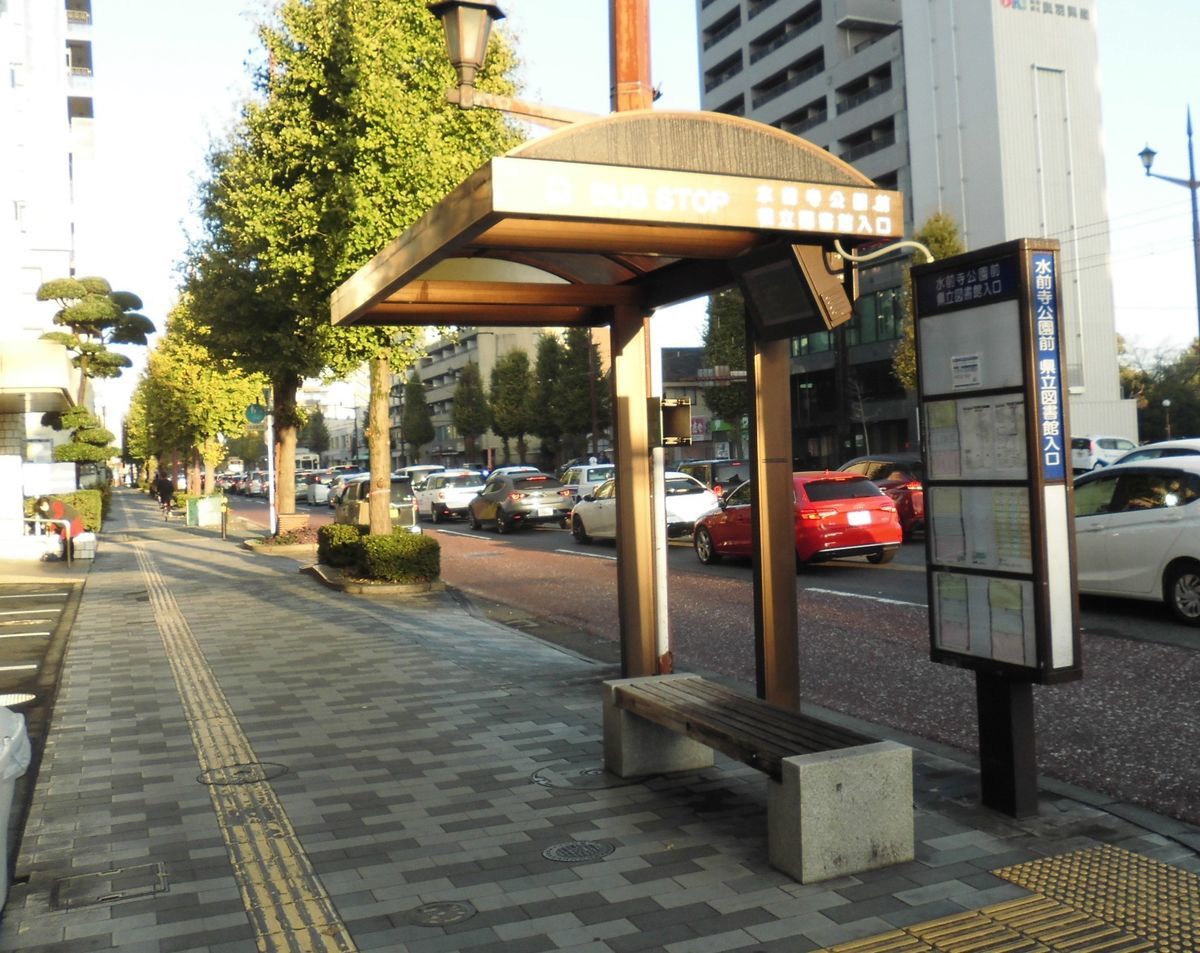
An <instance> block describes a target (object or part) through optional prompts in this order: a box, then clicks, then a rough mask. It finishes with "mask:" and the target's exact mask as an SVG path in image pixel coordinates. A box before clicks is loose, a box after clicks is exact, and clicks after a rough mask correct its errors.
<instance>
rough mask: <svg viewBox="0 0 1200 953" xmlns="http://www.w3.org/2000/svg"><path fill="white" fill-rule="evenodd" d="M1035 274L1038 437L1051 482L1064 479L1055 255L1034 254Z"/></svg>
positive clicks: (1033, 268) (1047, 477) (1063, 438)
mask: <svg viewBox="0 0 1200 953" xmlns="http://www.w3.org/2000/svg"><path fill="white" fill-rule="evenodd" d="M1031 266H1032V271H1033V312H1034V314H1033V320H1034V341H1035V344H1034V349H1035V352H1036V367H1037V395H1038V434H1039V441H1040V444H1041V452H1042V474H1043V476H1044V477H1045V478H1046V479H1048V480H1061V479H1063V478H1064V475H1065V463H1064V446H1065V445H1066V435H1065V434H1064V433H1063V427H1062V374H1061V372H1060V368H1059V354H1058V279H1057V276H1056V275H1055V273H1054V255H1053V254H1051V253H1049V252H1034V253H1033V256H1032V258H1031Z"/></svg>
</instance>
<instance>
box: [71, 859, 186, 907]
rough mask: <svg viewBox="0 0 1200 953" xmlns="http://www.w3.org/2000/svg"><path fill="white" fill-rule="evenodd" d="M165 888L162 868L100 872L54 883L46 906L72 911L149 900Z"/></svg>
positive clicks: (149, 867)
mask: <svg viewBox="0 0 1200 953" xmlns="http://www.w3.org/2000/svg"><path fill="white" fill-rule="evenodd" d="M167 887H168V883H167V871H166V867H165V866H164V865H163V864H139V865H138V866H136V867H120V868H118V869H116V870H101V871H98V872H97V873H94V874H79V875H78V876H75V877H63V878H62V879H61V880H56V881H55V882H54V886H52V887H51V888H50V906H51V907H52V908H53V909H55V910H74V909H77V908H79V907H90V906H95V905H97V904H101V903H116V902H118V901H120V900H133V899H134V898H135V897H152V896H154V895H156V894H160V893H166V892H167Z"/></svg>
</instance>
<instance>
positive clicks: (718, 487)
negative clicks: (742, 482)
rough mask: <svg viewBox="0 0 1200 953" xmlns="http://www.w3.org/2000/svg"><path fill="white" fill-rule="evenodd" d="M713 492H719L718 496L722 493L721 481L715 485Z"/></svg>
mask: <svg viewBox="0 0 1200 953" xmlns="http://www.w3.org/2000/svg"><path fill="white" fill-rule="evenodd" d="M713 492H714V493H715V494H717V496H720V495H721V484H720V483H718V484H717V485H716V486H714V487H713Z"/></svg>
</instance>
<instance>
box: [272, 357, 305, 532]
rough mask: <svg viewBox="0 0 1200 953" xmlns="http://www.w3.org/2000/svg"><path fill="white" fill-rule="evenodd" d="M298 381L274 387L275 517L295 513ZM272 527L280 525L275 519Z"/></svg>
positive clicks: (277, 384)
mask: <svg viewBox="0 0 1200 953" xmlns="http://www.w3.org/2000/svg"><path fill="white" fill-rule="evenodd" d="M299 389H300V382H299V381H298V380H297V379H296V378H294V377H288V378H287V379H286V380H284V381H282V382H276V384H275V386H274V393H275V406H274V407H273V408H272V412H273V413H274V415H275V446H274V447H272V448H271V450H272V452H273V453H274V454H275V515H276V517H278V516H280V515H282V514H284V513H289V514H290V513H295V512H296V392H297V391H298V390H299ZM275 525H276V526H278V525H279V520H278V519H276V521H275Z"/></svg>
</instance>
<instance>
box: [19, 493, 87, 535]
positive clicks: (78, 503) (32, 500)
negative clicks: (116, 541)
mask: <svg viewBox="0 0 1200 953" xmlns="http://www.w3.org/2000/svg"><path fill="white" fill-rule="evenodd" d="M50 499H52V500H62V501H63V502H64V503H66V504H67V506H73V507H74V508H75V511H76V512H77V513H78V514H79V516H80V518H81V519H82V520H83V528H84V530H86V531H87V532H89V533H99V532H100V527H101V526H103V525H104V517H103V509H104V498H103V494H102V493H101V491H100V490H76V491H75V492H74V493H53V494H50ZM37 501H38V498H37V497H35V496H27V497H25V515H26V516H30V517H31V516H33V515H34V512H33V508H34V505H35V504H36V503H37Z"/></svg>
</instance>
